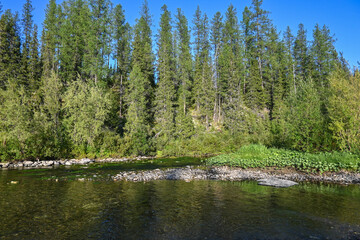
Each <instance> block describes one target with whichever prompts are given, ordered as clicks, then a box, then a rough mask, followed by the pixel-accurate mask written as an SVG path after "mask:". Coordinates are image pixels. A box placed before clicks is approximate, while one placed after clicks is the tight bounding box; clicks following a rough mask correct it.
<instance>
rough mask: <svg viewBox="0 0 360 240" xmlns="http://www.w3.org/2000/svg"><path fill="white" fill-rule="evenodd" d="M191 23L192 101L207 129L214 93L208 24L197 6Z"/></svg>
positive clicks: (211, 113) (211, 114)
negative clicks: (192, 55) (193, 74)
mask: <svg viewBox="0 0 360 240" xmlns="http://www.w3.org/2000/svg"><path fill="white" fill-rule="evenodd" d="M193 23H194V37H195V48H194V52H195V76H194V87H193V99H194V102H195V109H196V112H197V115H198V117H199V119H200V121H201V123H202V124H204V125H205V127H206V129H208V128H209V126H210V121H211V117H212V116H213V111H214V109H213V106H214V104H213V103H214V99H215V91H214V84H213V82H212V78H211V66H210V64H211V57H210V41H209V23H208V18H207V16H206V14H204V15H202V13H201V11H200V7H199V6H198V8H197V10H196V12H195V16H194V20H193Z"/></svg>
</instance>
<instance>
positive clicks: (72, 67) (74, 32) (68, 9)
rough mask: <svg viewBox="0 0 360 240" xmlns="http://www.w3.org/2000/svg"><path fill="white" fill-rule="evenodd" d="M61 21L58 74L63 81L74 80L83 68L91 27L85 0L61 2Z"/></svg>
mask: <svg viewBox="0 0 360 240" xmlns="http://www.w3.org/2000/svg"><path fill="white" fill-rule="evenodd" d="M59 14H60V16H61V18H63V21H62V23H61V28H60V39H61V42H60V46H61V48H60V52H59V62H60V71H59V75H60V77H61V79H62V81H64V82H69V83H70V82H72V81H75V80H76V78H77V76H78V74H80V75H82V74H83V73H84V72H83V71H84V70H87V69H86V68H85V69H84V65H83V63H84V56H85V47H86V42H87V40H88V37H90V36H89V34H88V33H89V29H90V27H91V12H90V8H89V6H88V3H87V1H84V0H74V1H66V2H64V3H63V7H62V11H61V13H59Z"/></svg>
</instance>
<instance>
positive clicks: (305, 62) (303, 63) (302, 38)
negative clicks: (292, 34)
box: [294, 24, 311, 80]
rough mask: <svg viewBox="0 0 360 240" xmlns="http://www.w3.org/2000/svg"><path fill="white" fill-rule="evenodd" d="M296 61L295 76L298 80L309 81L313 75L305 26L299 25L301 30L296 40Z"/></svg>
mask: <svg viewBox="0 0 360 240" xmlns="http://www.w3.org/2000/svg"><path fill="white" fill-rule="evenodd" d="M294 60H295V64H296V69H295V74H296V77H297V79H299V80H306V79H308V77H309V76H310V73H311V62H310V58H309V50H308V42H307V38H306V30H305V28H304V25H303V24H299V29H298V32H297V36H296V39H295V43H294Z"/></svg>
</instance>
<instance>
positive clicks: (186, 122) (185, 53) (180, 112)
mask: <svg viewBox="0 0 360 240" xmlns="http://www.w3.org/2000/svg"><path fill="white" fill-rule="evenodd" d="M175 17H176V36H177V37H178V39H179V42H178V46H177V47H178V49H177V53H178V56H177V68H178V69H177V73H178V78H179V87H178V94H177V96H178V103H177V104H178V107H177V111H176V118H175V123H176V134H177V136H178V137H181V138H187V137H190V136H191V135H192V133H193V129H194V126H193V122H192V117H191V114H190V111H189V108H190V101H191V88H192V75H193V73H192V59H191V48H190V31H189V28H188V21H187V19H186V17H185V15H184V14H183V13H182V12H181V9H179V8H178V10H177V14H176V16H175Z"/></svg>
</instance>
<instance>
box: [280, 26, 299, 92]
mask: <svg viewBox="0 0 360 240" xmlns="http://www.w3.org/2000/svg"><path fill="white" fill-rule="evenodd" d="M283 43H284V47H285V74H286V80H285V92H286V93H287V94H289V93H290V91H293V92H295V93H296V74H295V61H294V36H293V35H292V33H291V29H290V27H289V26H288V27H287V28H286V31H285V32H284V36H283Z"/></svg>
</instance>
